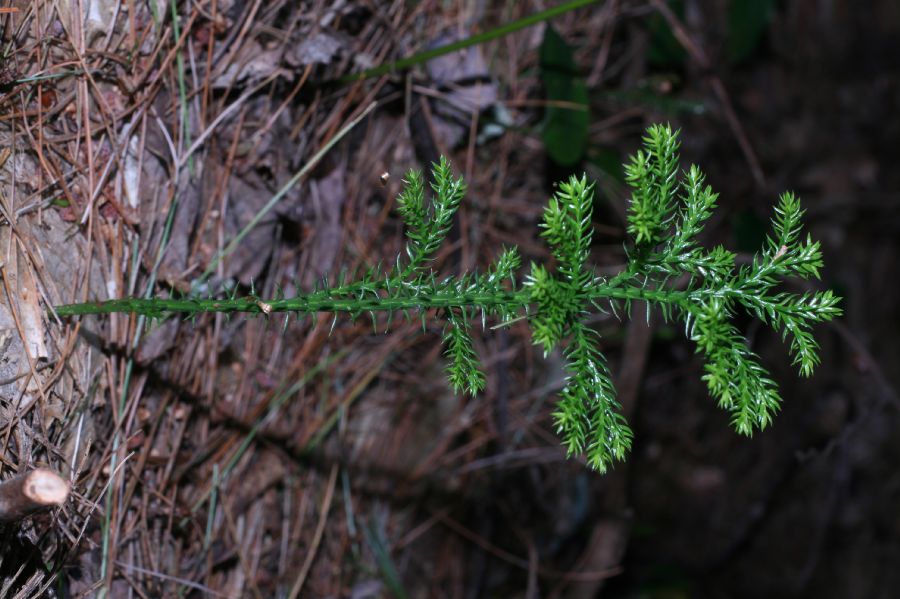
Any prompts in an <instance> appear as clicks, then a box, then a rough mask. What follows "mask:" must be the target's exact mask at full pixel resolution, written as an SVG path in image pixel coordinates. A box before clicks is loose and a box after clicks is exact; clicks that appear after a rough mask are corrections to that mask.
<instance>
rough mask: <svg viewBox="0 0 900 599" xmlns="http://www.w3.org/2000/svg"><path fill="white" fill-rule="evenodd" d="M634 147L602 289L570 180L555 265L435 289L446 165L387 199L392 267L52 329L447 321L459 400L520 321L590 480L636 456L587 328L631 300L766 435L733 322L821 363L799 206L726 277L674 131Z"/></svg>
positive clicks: (578, 192)
mask: <svg viewBox="0 0 900 599" xmlns="http://www.w3.org/2000/svg"><path fill="white" fill-rule="evenodd" d="M643 141H644V147H643V148H642V149H641V150H639V151H638V152H637V153H636V154H635V156H634V157H632V158H631V160H630V161H629V162H628V163H627V164H626V165H625V170H626V178H627V181H628V183H629V185H630V186H631V188H632V194H631V200H630V205H629V209H628V214H627V221H628V222H627V231H628V233H629V234H630V235H631V237H632V242H631V244H630V245H629V246H628V248H627V249H628V264H627V266H626V268H625V270H623V271H622V272H621V273H619V274H618V275H616V276H614V277H611V278H604V277H600V276H598V275H596V273H595V272H594V270H593V268H592V267H591V265H590V262H589V258H590V251H591V233H592V227H593V224H592V205H593V200H594V190H593V185H592V184H589V183H588V182H587V179H586V178H585V177H581V178H577V177H572V178H571V179H569V180H568V181H567V182H565V183H562V184H560V185H559V187H558V190H557V192H556V193H555V194H554V195H553V197H551V198H550V201H549V202H548V205H547V207H546V209H545V210H544V215H543V219H542V222H541V224H540V228H541V236H542V237H543V238H544V239H545V240H546V241H547V244H548V245H549V247H550V250H551V252H552V254H553V257H554V259H555V268H550V267H548V266H546V265H542V264H537V263H534V262H532V263H531V266H530V270H529V272H528V273H527V275H526V277H525V281H524V284H522V285H521V286H518V285H517V283H516V273H517V271H518V270H519V268H520V266H521V264H520V258H519V255H518V252H517V251H516V249H515V248H509V249H506V250H504V251H503V253H502V254H501V255H500V256H499V258H498V259H497V261H496V262H495V263H494V264H493V265H491V266H490V267H489V268H488V270H487V271H486V272H485V273H478V272H472V273H463V274H461V275H459V276H456V277H453V276H447V277H441V276H439V274H438V273H437V272H436V271H435V269H434V267H433V263H434V256H435V253H436V252H437V250H438V249H439V248H440V246H441V244H442V243H443V242H444V239H445V237H446V235H447V232H448V231H449V228H450V225H451V222H452V218H453V214H454V212H455V211H456V209H457V208H458V207H459V204H460V202H461V201H462V200H463V197H464V195H465V189H466V188H465V185H464V183H463V181H462V180H461V179H459V178H455V177H454V176H453V173H452V171H451V168H450V165H449V163H448V162H447V160H446V159H444V158H442V159H441V161H440V163H439V164H435V165H434V169H433V173H434V177H433V179H434V183H433V184H432V186H431V187H432V191H433V192H434V193H433V197H432V198H431V199H430V201H428V200H427V199H426V186H425V183H424V178H423V176H422V174H421V173H419V172H416V171H412V172H410V173H409V174H408V175H407V177H406V180H405V184H406V186H405V189H404V190H403V192H402V193H401V194H400V196H399V198H398V202H397V203H398V212H399V213H400V216H401V217H402V218H403V219H404V221H405V224H406V235H407V244H406V247H405V250H404V251H403V252H402V253H401V254H400V255H398V256H397V257H396V259H395V260H394V262H393V266H392V267H390V268H389V269H387V270H385V269H383V268H382V267H381V266H374V267H371V268H369V269H368V270H366V271H365V272H364V273H362V274H361V275H359V276H357V277H348V276H347V275H346V273H341V274H340V275H339V276H338V277H337V279H336V280H335V281H333V282H332V283H331V284H328V283H327V281H326V282H325V284H323V285H321V286H320V287H318V288H316V289H315V290H313V291H310V292H302V291H301V290H298V293H297V296H296V297H293V298H291V299H283V298H282V297H276V298H274V299H271V300H267V301H263V300H261V299H260V298H258V297H256V296H255V295H253V294H252V293H251V295H249V296H246V297H236V296H235V295H234V294H231V295H230V296H229V297H226V298H205V299H204V298H199V297H183V298H157V299H138V298H124V299H116V300H109V301H105V302H91V303H85V304H69V305H65V306H57V307H56V308H55V311H56V313H57V314H58V315H60V316H71V315H77V314H104V313H111V312H134V313H139V314H144V315H146V316H150V317H152V318H163V317H166V316H168V315H170V314H175V313H181V314H188V315H195V314H197V313H201V312H225V313H231V312H248V313H253V314H264V315H270V314H272V313H277V312H292V313H295V314H297V315H298V317H299V316H302V315H304V314H312V313H318V312H331V313H335V314H337V313H340V312H344V313H347V314H349V315H350V316H351V317H352V318H355V317H357V316H360V315H362V314H368V315H370V317H371V319H372V323H373V326H377V324H378V321H377V319H376V314H377V313H379V312H386V313H387V314H388V319H387V323H388V324H387V325H386V326H389V325H390V322H392V318H393V317H394V315H395V314H400V315H402V316H403V317H405V318H412V314H416V315H417V316H418V317H420V318H421V319H422V322H423V325H424V323H425V321H426V319H428V318H432V319H440V320H441V321H443V323H444V325H443V334H442V338H443V341H444V344H445V346H446V353H445V355H446V357H447V367H446V372H447V377H448V380H449V382H450V384H451V386H452V387H453V389H454V390H455V391H456V392H458V393H463V392H465V393H469V394H475V393H477V392H478V391H480V390H482V389H483V388H484V385H485V375H484V373H483V372H482V371H481V369H480V365H479V359H478V355H477V353H476V352H475V349H474V346H473V343H472V323H473V322H478V321H480V322H481V324H482V328H484V326H485V323H486V322H487V320H488V319H489V318H490V319H492V320H497V321H499V322H500V323H508V322H510V321H512V320H513V319H517V318H524V319H525V320H527V322H528V324H529V325H530V328H531V334H532V339H533V341H534V343H535V344H536V345H539V346H540V347H541V348H542V349H543V351H544V354H545V355H546V354H547V353H549V352H551V351H553V350H554V349H555V348H556V347H562V352H563V355H564V357H565V359H566V363H567V370H568V373H569V376H568V379H567V382H566V385H565V387H564V388H563V390H562V392H561V394H560V398H559V401H558V403H557V407H556V410H555V411H554V414H553V417H554V420H555V423H556V427H557V431H558V432H559V434H560V435H561V437H562V441H563V444H564V445H565V447H566V449H567V450H568V452H569V454H570V455H571V454H583V455H584V456H585V457H586V460H587V463H588V464H589V465H590V466H591V467H592V468H595V469H597V470H599V471H601V472H603V471H606V469H607V468H609V467H610V466H611V465H612V464H613V463H614V462H615V461H616V460H621V459H623V458H624V456H625V455H626V454H627V453H628V450H629V449H630V447H631V441H632V432H631V429H630V428H629V427H628V424H627V423H626V422H625V419H624V417H623V416H622V415H621V413H620V406H619V404H618V403H617V401H616V395H615V388H614V386H613V382H612V378H611V376H610V372H609V368H608V366H607V361H606V359H605V358H604V356H603V354H602V353H601V351H600V344H599V335H598V334H597V332H596V331H595V330H594V329H592V328H591V327H590V326H589V318H588V317H589V316H590V314H591V313H592V312H593V311H596V310H605V309H607V308H610V309H612V310H614V311H615V312H616V313H620V312H624V313H626V314H630V308H631V304H632V302H634V301H644V302H647V303H648V304H649V305H652V306H655V307H657V308H658V309H659V311H660V312H661V314H662V316H663V317H664V318H665V319H666V320H677V321H679V322H681V323H682V324H683V326H684V329H685V332H686V335H687V337H688V338H689V339H690V340H691V341H693V342H694V344H695V345H696V350H697V353H699V354H700V355H701V356H703V358H704V360H705V365H704V374H703V380H704V381H705V382H706V384H707V387H708V389H709V392H710V394H711V395H712V396H713V397H714V398H715V399H716V400H717V402H718V403H719V405H720V406H721V407H722V408H724V409H726V410H728V411H729V412H730V413H731V418H732V423H733V424H734V427H735V429H736V430H737V431H738V432H739V433H741V434H745V435H750V434H752V433H753V431H754V430H756V429H764V428H765V427H766V426H768V425H769V424H770V423H771V422H772V418H773V416H774V414H775V412H777V411H778V409H779V406H780V404H781V397H780V395H779V393H778V389H777V387H776V385H775V383H774V381H773V380H772V378H771V376H770V375H769V373H768V371H767V370H766V369H765V368H764V367H763V366H762V365H761V364H760V363H759V357H758V356H757V355H756V354H755V353H754V352H753V350H752V349H751V348H750V346H749V344H748V342H747V339H746V338H745V337H744V335H743V334H742V333H741V332H740V330H739V329H738V328H737V326H736V325H735V324H734V323H733V319H734V317H735V316H736V315H737V313H738V310H744V311H746V312H749V313H750V314H752V315H754V316H756V317H757V318H759V319H760V320H761V321H762V322H763V323H765V324H768V325H769V326H771V327H772V328H773V329H775V330H776V331H778V332H780V333H781V335H782V338H783V339H785V340H789V344H790V350H791V354H792V356H793V361H794V365H795V366H797V367H798V370H799V372H800V374H801V375H803V376H809V375H811V374H812V372H813V370H814V368H815V366H816V365H817V364H818V363H819V354H818V350H819V346H818V345H817V343H816V341H815V339H814V338H813V336H812V325H813V324H815V323H819V322H824V321H828V320H831V319H832V318H834V317H836V316H838V315H840V313H841V310H840V308H839V307H838V303H839V298H838V297H837V296H835V295H834V294H833V293H832V292H831V291H816V292H805V293H802V294H797V293H792V292H790V291H785V290H783V289H781V288H780V286H781V285H782V283H783V281H784V280H785V279H789V278H799V279H809V278H818V277H819V270H820V269H821V268H822V254H821V249H820V246H819V243H818V242H815V241H813V240H812V239H811V237H810V236H809V235H807V236H806V237H805V238H804V237H803V236H802V234H801V233H802V231H801V219H802V216H803V210H802V209H801V208H800V202H799V200H798V199H797V198H796V197H795V196H794V195H793V194H790V193H786V194H783V195H782V196H781V198H780V200H779V203H778V205H777V206H776V208H775V215H774V218H773V220H772V234H770V235H769V237H768V238H767V240H766V243H765V246H764V247H763V248H761V249H760V251H759V252H758V253H757V254H756V255H755V256H754V257H753V259H752V261H751V262H750V263H749V264H745V265H743V266H740V267H737V266H736V264H735V257H736V256H735V254H734V253H733V252H730V251H728V250H726V249H724V248H723V247H721V246H717V247H714V248H712V249H707V248H705V247H703V246H702V245H701V244H700V243H699V235H700V233H701V231H702V230H703V227H704V225H705V223H706V222H707V221H708V219H709V217H710V216H711V215H712V212H713V210H714V209H715V207H716V201H717V199H718V196H717V194H715V193H714V192H713V191H712V189H711V188H710V187H709V185H707V184H706V183H705V178H704V175H703V173H702V172H701V171H700V169H699V168H698V167H697V166H694V165H692V166H690V167H689V168H688V169H687V170H686V171H683V172H682V173H680V174H679V170H678V169H679V166H678V164H679V160H678V148H679V141H678V132H677V131H673V130H672V129H671V128H670V127H668V126H663V125H654V126H652V127H650V128H649V129H648V130H647V134H646V136H645V137H644V140H643Z"/></svg>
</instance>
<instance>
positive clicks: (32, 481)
mask: <svg viewBox="0 0 900 599" xmlns="http://www.w3.org/2000/svg"><path fill="white" fill-rule="evenodd" d="M68 497H69V483H68V481H66V480H65V479H63V478H62V477H61V476H59V475H58V474H56V473H55V472H53V471H52V470H47V469H46V468H38V469H36V470H32V471H31V472H28V473H26V474H21V475H19V476H16V477H15V478H11V479H9V480H7V481H3V482H2V483H0V522H15V521H17V520H21V519H22V518H25V517H26V516H29V515H31V514H33V513H35V512H38V511H41V510H43V509H48V508H53V507H57V506H60V505H62V504H63V503H65V502H66V499H67V498H68Z"/></svg>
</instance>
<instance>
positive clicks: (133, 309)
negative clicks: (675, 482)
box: [55, 284, 689, 316]
mask: <svg viewBox="0 0 900 599" xmlns="http://www.w3.org/2000/svg"><path fill="white" fill-rule="evenodd" d="M688 298H689V293H688V292H684V291H673V290H668V289H645V288H640V287H610V286H606V285H602V284H601V285H600V286H597V287H594V288H593V289H591V290H590V291H589V293H588V296H587V299H591V300H600V299H619V300H648V301H651V302H672V301H678V300H685V299H688ZM533 303H534V302H533V300H532V298H531V291H530V290H527V289H523V290H519V291H512V292H505V293H499V294H498V293H491V294H488V293H462V294H459V293H435V294H428V295H413V296H409V297H365V298H359V297H347V296H338V297H335V296H331V295H329V294H328V292H327V291H325V292H316V293H312V294H309V295H304V296H300V297H294V298H290V299H279V300H270V301H264V300H261V299H259V298H258V297H255V296H247V297H241V298H236V299H191V298H182V299H165V298H156V299H143V298H123V299H114V300H108V301H104V302H87V303H84V304H65V305H61V306H56V308H55V312H56V314H57V315H59V316H78V315H89V314H113V313H135V314H143V315H145V316H163V315H166V314H199V313H203V312H222V313H239V312H245V313H250V314H262V313H265V314H270V313H276V312H298V313H304V314H312V313H316V312H352V313H355V312H372V311H403V310H429V309H432V308H464V307H476V308H480V307H484V308H496V307H504V308H507V309H508V310H510V311H512V310H517V309H524V308H526V307H527V306H529V305H531V304H533Z"/></svg>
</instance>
